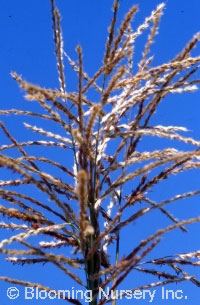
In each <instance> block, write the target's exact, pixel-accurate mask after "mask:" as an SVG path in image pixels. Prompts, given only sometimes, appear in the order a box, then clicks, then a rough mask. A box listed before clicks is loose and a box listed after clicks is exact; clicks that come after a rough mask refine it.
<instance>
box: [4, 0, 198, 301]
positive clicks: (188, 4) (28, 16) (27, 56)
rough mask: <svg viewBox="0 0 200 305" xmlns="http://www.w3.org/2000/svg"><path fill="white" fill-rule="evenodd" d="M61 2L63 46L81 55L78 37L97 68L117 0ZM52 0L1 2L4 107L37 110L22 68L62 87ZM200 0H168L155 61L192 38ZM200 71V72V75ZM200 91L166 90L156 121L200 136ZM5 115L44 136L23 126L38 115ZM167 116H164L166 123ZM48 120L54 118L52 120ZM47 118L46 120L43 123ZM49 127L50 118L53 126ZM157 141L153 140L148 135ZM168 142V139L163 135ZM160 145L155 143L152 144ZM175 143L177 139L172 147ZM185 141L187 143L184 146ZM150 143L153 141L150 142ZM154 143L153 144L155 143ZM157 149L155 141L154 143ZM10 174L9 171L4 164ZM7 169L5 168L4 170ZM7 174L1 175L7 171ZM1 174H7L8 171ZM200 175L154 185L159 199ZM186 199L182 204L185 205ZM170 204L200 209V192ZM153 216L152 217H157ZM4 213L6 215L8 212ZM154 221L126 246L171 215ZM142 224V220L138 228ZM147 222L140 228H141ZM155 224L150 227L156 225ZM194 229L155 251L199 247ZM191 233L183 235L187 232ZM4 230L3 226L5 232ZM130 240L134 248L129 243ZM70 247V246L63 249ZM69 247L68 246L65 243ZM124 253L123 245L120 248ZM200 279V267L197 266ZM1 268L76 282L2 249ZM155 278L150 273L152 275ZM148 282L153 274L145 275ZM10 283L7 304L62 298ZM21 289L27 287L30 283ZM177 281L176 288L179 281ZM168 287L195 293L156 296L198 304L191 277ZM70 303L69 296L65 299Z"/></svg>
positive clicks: (190, 186)
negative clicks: (13, 294)
mask: <svg viewBox="0 0 200 305" xmlns="http://www.w3.org/2000/svg"><path fill="white" fill-rule="evenodd" d="M120 2H121V4H120V10H119V16H118V18H119V19H118V24H120V23H121V20H122V18H123V16H124V15H125V13H126V12H127V11H128V9H129V8H130V7H131V6H132V5H133V4H138V5H139V7H140V10H139V13H137V15H136V18H135V23H134V27H135V28H137V26H138V25H139V24H140V23H141V22H143V20H144V18H145V17H146V16H148V15H150V13H151V11H152V10H153V9H155V7H156V6H157V5H158V4H159V3H160V2H161V1H158V0H137V1H136V2H134V1H131V0H121V1H120ZM56 3H57V6H58V8H59V9H60V12H61V15H62V29H63V34H64V49H65V51H66V52H67V53H68V54H69V55H70V56H71V57H72V58H74V59H76V52H75V48H76V46H77V44H81V46H82V48H83V52H84V68H85V70H86V71H87V72H88V74H89V75H90V76H92V75H93V73H94V72H95V71H96V70H97V69H98V68H99V67H100V65H101V63H102V58H103V54H104V47H105V43H106V37H107V28H108V26H109V24H110V20H111V18H112V12H111V7H112V3H113V1H111V0H72V1H66V0H57V1H56ZM50 9H51V8H50V1H48V0H43V1H41V0H34V1H31V0H29V1H25V0H21V1H11V0H1V10H0V29H1V30H0V31H1V39H0V58H1V65H0V67H1V72H0V84H1V85H0V86H1V102H0V108H1V109H11V108H18V109H27V110H33V111H36V110H37V109H38V106H37V104H36V103H27V102H25V101H24V99H23V92H22V91H21V90H19V88H18V86H17V85H16V83H15V81H14V80H13V79H12V78H11V76H10V72H11V71H16V72H17V73H19V74H21V75H22V76H23V77H24V79H26V80H28V81H30V82H32V83H35V84H40V85H41V86H44V87H49V88H58V86H59V84H58V81H57V71H56V59H55V56H54V44H53V39H52V20H51V12H50ZM199 12H200V2H199V1H197V0H190V1H188V0H176V1H173V0H168V1H167V3H166V8H165V10H164V16H162V20H161V27H160V30H159V35H157V36H156V43H155V44H154V45H153V47H152V54H155V60H154V62H153V64H152V65H158V64H161V63H164V62H167V61H168V60H170V59H171V58H173V57H174V56H175V55H176V54H177V53H178V52H179V51H181V50H182V48H183V47H184V46H185V44H186V43H187V41H188V40H189V39H191V38H192V36H193V35H194V34H195V33H196V32H198V31H199V30H200V22H199ZM145 38H146V35H144V37H143V38H141V39H140V40H139V41H138V43H137V45H136V46H137V49H136V55H135V56H136V60H137V59H139V58H140V57H139V56H140V54H141V50H142V46H143V43H144V41H145ZM193 54H195V55H197V54H199V47H198V48H196V49H195V51H194V53H193ZM65 66H66V79H67V88H68V89H69V90H75V89H76V88H77V80H76V78H75V74H73V73H72V70H71V69H70V68H69V69H68V68H67V67H68V66H67V62H65ZM199 77H200V75H199ZM199 97H200V94H199V92H197V93H193V94H185V95H173V96H169V97H167V98H166V102H164V103H162V105H161V106H160V108H159V113H158V114H157V116H156V117H155V119H154V120H153V121H152V124H153V123H154V124H163V125H178V126H179V125H180V126H184V125H185V126H186V127H187V128H188V129H189V130H190V133H189V135H190V136H192V137H194V138H196V139H198V140H200V126H199V112H200V106H199ZM2 119H3V121H4V123H5V124H6V126H7V128H8V129H9V130H12V133H13V135H14V136H15V137H16V138H17V140H18V141H22V140H23V139H36V138H37V136H35V135H34V134H32V133H31V132H27V131H24V129H22V126H21V125H22V124H21V121H26V122H31V123H32V124H34V120H33V119H32V118H30V120H28V119H27V118H24V119H23V120H22V119H21V118H19V117H12V118H11V117H10V118H9V117H2ZM161 122H162V123H161ZM46 124H47V123H46ZM40 126H41V125H40ZM47 129H48V130H49V129H50V128H49V126H47ZM6 141H7V140H6V138H5V137H4V136H3V135H2V133H0V145H2V144H4V143H8V141H7V142H6ZM147 143H150V142H147ZM163 143H165V144H166V143H167V142H163ZM152 145H153V144H152ZM172 145H173V143H171V144H170V146H171V147H172ZM179 147H181V148H182V149H184V148H186V146H184V145H183V146H179ZM144 149H146V148H145V147H144ZM148 149H149V148H148ZM151 149H152V150H154V149H155V148H154V147H151ZM0 173H2V175H3V173H4V172H3V171H1V172H0ZM0 175H1V174H0ZM0 179H1V177H0ZM2 179H4V177H3V176H2ZM199 181H200V175H199V173H198V172H189V173H187V175H185V174H183V175H182V176H180V178H179V179H178V178H176V177H172V179H170V180H169V181H167V182H165V181H164V182H163V183H161V184H160V186H159V190H158V189H157V188H156V187H155V189H154V194H153V195H152V199H154V200H157V201H159V200H161V199H168V198H170V197H171V196H173V195H175V194H177V193H182V192H184V191H190V190H196V189H199ZM180 207H181V208H180ZM169 210H170V211H171V212H173V213H174V214H175V215H177V217H179V218H181V219H186V218H187V217H193V216H196V215H198V214H200V207H199V199H198V198H197V197H195V198H194V199H187V200H185V201H184V202H180V203H179V204H177V207H175V205H173V206H170V207H169ZM152 219H154V221H153V222H152V223H150V221H152ZM3 221H7V220H5V219H3ZM146 221H147V226H145V228H144V226H142V225H141V224H139V223H138V224H137V225H138V227H139V231H138V229H137V236H134V229H135V228H136V226H135V225H133V226H132V231H131V232H133V233H131V232H130V233H131V234H129V235H128V236H124V238H122V240H123V243H122V247H123V248H124V251H125V250H127V249H131V248H132V247H131V246H130V245H132V242H133V239H134V242H135V240H136V241H137V240H140V238H144V237H145V236H147V235H148V234H149V233H150V232H154V231H155V230H156V228H157V226H159V225H160V226H161V227H164V226H165V225H167V224H168V221H167V220H166V219H165V218H164V216H162V215H160V214H159V213H157V214H156V215H155V218H148V217H147V218H146ZM138 227H137V228H138ZM140 228H141V229H140ZM149 228H150V229H149ZM189 228H190V233H188V234H187V236H185V234H184V233H182V232H179V231H177V232H176V234H175V233H171V234H170V236H169V240H168V241H167V242H165V241H163V242H162V243H161V244H160V245H159V247H158V250H156V251H157V252H154V256H158V257H159V256H162V255H166V253H169V254H170V253H181V252H186V251H188V249H191V250H193V251H195V250H198V249H199V225H193V226H190V227H189ZM183 234H184V236H183ZM5 236H7V235H5V233H4V231H3V230H1V239H3V238H4V237H5ZM183 237H184V238H185V242H184V243H181V239H182V238H183ZM129 247H130V248H129ZM63 251H64V250H63ZM61 252H62V250H61ZM121 254H123V252H122V253H121ZM194 273H195V274H196V275H197V277H198V278H199V280H200V272H199V271H198V270H196V271H194ZM0 275H8V276H10V277H13V278H19V279H24V280H27V281H28V280H30V281H33V282H40V283H42V284H43V285H44V286H45V285H46V286H49V287H53V288H56V289H71V287H72V283H71V281H68V279H67V278H66V277H65V276H64V275H63V274H62V273H61V272H60V271H57V270H56V268H54V267H48V266H42V265H40V266H39V265H38V266H35V267H32V266H24V267H18V266H15V267H13V266H12V265H11V264H9V263H6V264H5V263H4V261H3V257H2V256H1V257H0ZM141 279H142V278H141V275H135V274H134V275H133V276H132V277H129V281H128V282H126V284H125V286H124V287H123V288H125V289H128V288H133V287H135V286H137V285H140V284H141V283H142V281H141ZM149 279H150V278H149ZM146 282H147V283H148V282H149V281H148V279H146ZM10 286H16V285H10V284H8V283H2V282H0V299H1V304H2V305H9V304H11V303H12V304H15V305H19V304H30V305H33V304H34V305H35V304H38V305H39V304H44V305H46V304H52V305H53V304H58V301H57V300H56V301H50V300H48V299H47V300H44V301H41V300H27V301H24V300H23V297H20V298H19V299H18V300H13V301H12V300H9V299H8V298H7V297H6V289H7V288H8V287H10ZM16 287H18V288H19V289H20V292H21V293H22V295H23V288H22V287H21V286H16ZM176 287H177V288H176ZM167 288H168V289H169V288H171V289H182V290H183V291H184V293H185V295H188V299H187V300H178V301H169V300H168V301H167V300H166V301H164V300H161V298H160V291H161V288H157V297H155V299H154V301H153V304H154V305H158V304H163V305H165V304H172V302H173V303H174V304H180V305H189V304H193V305H198V304H199V302H200V290H199V288H197V287H195V286H193V285H192V284H191V283H189V282H185V283H183V284H180V285H177V286H176V285H173V286H172V285H169V286H167ZM132 302H133V303H134V302H135V303H136V304H137V302H138V303H139V304H148V301H147V300H146V301H137V300H131V301H127V300H125V301H122V302H119V303H120V304H132ZM60 304H64V301H60Z"/></svg>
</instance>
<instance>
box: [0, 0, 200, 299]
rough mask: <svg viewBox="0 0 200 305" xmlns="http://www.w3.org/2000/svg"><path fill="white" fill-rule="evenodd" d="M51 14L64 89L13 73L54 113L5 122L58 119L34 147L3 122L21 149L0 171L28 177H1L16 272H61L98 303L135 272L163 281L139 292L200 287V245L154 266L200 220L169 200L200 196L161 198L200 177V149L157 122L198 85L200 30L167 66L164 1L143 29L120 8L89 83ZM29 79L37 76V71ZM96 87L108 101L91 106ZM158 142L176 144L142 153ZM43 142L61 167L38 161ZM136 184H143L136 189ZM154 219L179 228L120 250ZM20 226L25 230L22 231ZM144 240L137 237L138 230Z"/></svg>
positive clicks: (1, 248)
mask: <svg viewBox="0 0 200 305" xmlns="http://www.w3.org/2000/svg"><path fill="white" fill-rule="evenodd" d="M51 7H52V11H51V13H52V23H53V38H54V43H55V54H56V58H57V70H58V79H59V84H60V88H58V89H57V90H55V89H54V90H53V89H47V88H41V87H40V86H38V85H33V84H31V83H29V82H28V81H26V80H24V79H23V77H21V76H19V75H18V74H17V73H16V72H12V77H13V78H14V79H15V80H16V81H17V83H18V84H19V86H20V87H21V88H22V89H23V90H24V92H25V98H26V99H27V100H28V101H34V102H37V103H39V105H40V106H41V109H43V112H39V113H36V112H31V111H29V110H17V109H9V110H0V114H1V115H7V114H9V115H12V114H15V115H22V116H27V117H28V116H32V117H36V118H40V119H41V120H45V121H46V122H47V125H46V126H47V128H46V129H44V128H41V127H40V126H36V125H31V124H29V123H24V127H25V128H27V129H29V130H30V140H29V141H24V142H19V141H18V140H17V139H16V138H15V137H13V135H12V130H8V129H7V128H6V126H5V124H4V123H3V121H1V123H0V127H1V130H2V132H3V133H4V134H5V135H6V137H7V138H8V139H9V141H10V144H7V145H1V147H0V150H1V154H0V165H1V167H4V168H6V169H7V170H8V171H11V172H14V173H15V175H16V174H18V178H15V179H13V180H7V179H6V178H5V179H4V177H1V181H0V197H1V198H2V199H3V200H4V201H5V202H7V203H6V204H5V205H0V213H1V215H2V216H4V218H5V220H4V218H2V222H1V223H0V228H1V229H4V230H12V231H13V232H14V233H13V235H12V236H11V237H10V238H8V239H3V240H1V242H0V252H1V253H2V254H5V255H6V260H7V261H8V262H12V263H13V264H19V265H26V264H40V263H52V264H54V265H56V266H57V268H58V269H60V270H61V271H62V272H64V274H65V275H66V276H67V277H70V278H71V280H72V281H74V282H75V283H77V284H79V285H82V287H83V289H89V290H91V291H92V293H93V294H92V295H93V300H92V301H91V302H90V304H99V305H102V304H104V303H105V302H106V301H107V299H106V298H103V299H101V300H100V299H98V289H99V288H102V289H105V288H106V287H110V288H111V290H116V289H118V288H119V287H120V284H121V283H122V282H123V281H124V280H125V279H126V278H127V277H128V276H129V274H130V273H131V272H133V273H134V272H135V273H137V272H139V273H143V274H151V275H152V276H154V277H155V280H153V281H151V282H149V283H144V284H143V285H141V286H140V287H137V285H136V286H134V280H133V281H132V287H128V288H129V289H131V290H132V291H134V290H135V289H141V290H142V289H144V288H146V289H147V288H153V287H157V286H163V285H166V284H168V283H173V282H174V283H178V282H182V281H188V280H189V281H191V282H192V283H194V284H195V285H197V286H199V285H200V282H199V281H198V279H197V278H196V277H195V276H193V275H190V274H188V273H187V272H186V271H185V270H184V267H185V265H186V266H199V265H200V263H199V255H200V254H199V249H198V248H197V249H196V252H195V251H191V250H190V249H188V253H181V254H177V253H171V252H170V249H169V251H168V252H167V253H166V255H167V256H166V257H160V258H159V257H155V258H154V259H152V258H151V259H149V258H148V254H149V253H150V252H151V251H152V250H153V249H154V248H156V247H157V245H158V244H159V242H160V241H161V237H164V238H167V235H166V233H168V232H169V231H172V230H175V229H177V230H178V229H180V230H182V231H183V233H182V234H183V237H182V238H183V242H184V232H187V231H188V229H189V228H188V227H187V226H186V225H189V224H192V223H195V222H199V221H200V217H198V215H196V217H194V218H190V219H186V220H183V219H177V218H176V216H173V214H172V213H171V212H169V211H168V205H169V204H171V203H173V202H176V201H177V202H178V201H180V200H181V199H187V198H189V197H192V196H198V195H199V194H200V190H191V191H190V192H184V193H181V194H176V195H175V196H173V197H172V198H167V199H165V198H163V200H161V201H158V202H157V201H154V199H153V198H152V197H153V194H152V195H151V191H152V190H153V189H154V187H155V186H156V185H159V184H160V183H162V180H164V179H170V177H171V176H172V175H178V174H179V173H181V172H183V171H186V170H188V169H195V170H198V168H199V166H200V162H199V158H200V150H199V146H200V141H199V140H198V139H193V138H191V137H185V136H183V135H181V133H183V132H187V128H186V127H182V126H163V125H155V126H152V125H151V124H150V122H151V118H152V117H153V116H154V114H155V113H156V111H157V108H158V106H159V104H160V103H161V102H162V101H163V99H164V98H165V97H166V96H167V95H168V94H169V93H184V92H193V91H195V90H197V89H198V84H199V82H200V81H199V80H198V79H196V78H195V77H194V75H195V73H196V72H197V70H198V65H199V62H200V56H196V57H194V56H193V55H192V50H193V49H194V47H195V46H196V45H197V43H198V41H199V39H200V33H197V34H195V35H194V37H192V38H191V40H190V41H189V42H188V44H187V45H186V46H185V47H184V48H183V50H182V51H181V52H180V53H179V54H178V55H176V56H175V57H174V58H172V60H171V61H169V62H167V63H163V64H161V65H160V66H156V67H155V66H154V65H153V57H152V56H150V49H151V45H152V44H153V42H154V39H155V35H156V34H157V32H158V28H159V23H160V18H161V16H162V14H163V10H164V7H165V5H164V3H161V4H160V5H158V6H157V7H156V8H155V10H153V11H152V12H151V14H150V16H149V17H147V18H146V19H145V20H144V22H143V23H142V24H141V25H140V26H139V27H138V28H135V27H133V26H132V25H133V19H134V17H135V14H136V13H137V11H138V7H137V6H133V7H132V8H130V10H129V11H128V12H127V14H126V16H125V17H124V20H123V21H122V23H121V26H120V27H119V29H116V21H117V13H118V10H119V1H117V0H115V1H114V4H113V17H112V20H111V25H110V27H109V31H108V38H107V43H106V46H105V53H104V58H103V64H102V65H101V67H100V68H99V69H98V70H97V71H96V73H95V74H94V75H93V76H89V75H88V74H87V73H86V72H85V71H84V62H83V50H82V48H81V46H77V48H76V52H77V61H73V60H72V59H71V58H70V57H69V56H68V55H67V53H66V52H65V50H64V45H63V37H62V29H61V22H60V13H59V10H58V9H57V8H56V7H55V3H54V0H51ZM146 30H149V35H148V38H147V42H146V44H145V45H144V51H143V53H142V54H141V60H140V61H139V63H138V69H137V72H135V73H134V74H133V65H134V61H133V58H134V53H135V52H136V51H135V42H136V40H137V38H138V37H139V36H140V35H142V34H143V32H144V31H146ZM155 56H156V55H155ZM67 62H68V64H69V65H71V67H72V68H73V69H74V71H75V73H76V74H77V79H78V86H77V87H78V91H77V92H69V91H68V89H67V84H68V82H70V80H67V81H66V80H65V74H64V70H65V69H64V63H65V65H66V64H67ZM27 77H29V78H31V76H30V75H29V76H27ZM91 90H93V91H96V94H98V96H99V98H98V102H94V101H93V100H92V99H91V94H90V95H89V93H90V91H91ZM89 96H90V98H89ZM95 96H96V95H95ZM95 100H96V98H95ZM49 121H51V122H54V123H55V124H57V125H58V126H60V127H61V128H62V129H63V131H64V135H63V133H62V134H57V133H56V132H54V130H49V129H48V122H49ZM31 132H34V133H37V134H39V135H40V136H41V135H42V136H43V137H44V139H43V140H40V139H38V140H33V141H32V140H31ZM146 136H150V137H154V138H156V137H157V138H159V139H160V141H161V138H165V139H168V140H169V146H167V147H165V148H163V149H157V148H156V147H155V149H154V148H153V147H152V150H151V151H140V149H139V148H138V146H139V143H141V142H142V141H143V140H144V138H145V137H146ZM116 140H117V141H116ZM171 140H176V141H179V142H182V143H185V144H188V145H190V146H189V147H190V149H188V150H185V151H181V150H179V149H178V148H177V147H173V143H174V142H170V141H171ZM112 143H113V144H112ZM110 145H114V146H115V152H114V153H113V154H109V146H110ZM32 146H38V151H40V148H41V147H49V149H51V148H52V149H53V148H54V147H57V151H60V157H59V154H58V153H57V155H58V161H55V160H52V159H51V158H50V157H48V151H47V150H46V154H45V156H44V155H41V156H38V155H37V156H34V155H33V154H31V147H32ZM185 147H187V146H185ZM191 147H193V148H191ZM27 148H29V149H28V151H29V153H28V152H27ZM11 150H15V151H18V154H19V156H18V157H10V154H9V152H10V151H11ZM63 150H64V151H65V155H66V156H69V155H71V156H72V157H73V160H74V162H73V164H71V163H70V162H67V158H63ZM7 152H8V154H7ZM42 163H45V164H47V165H48V166H49V168H51V169H52V168H55V169H56V171H55V173H56V174H52V171H50V172H48V170H45V171H44V170H43V169H41V164H42ZM46 168H48V167H46ZM58 170H60V175H58V174H57V171H58ZM53 173H54V171H53ZM61 177H62V178H61ZM130 185H133V187H132V190H131V191H130ZM26 186H29V187H30V186H31V187H32V189H33V192H31V193H30V192H29V194H28V195H27V194H26V192H25V191H24V190H25V187H26ZM37 191H40V194H41V192H42V193H43V196H45V198H47V199H48V200H49V202H48V203H47V200H43V199H42V200H40V199H39V198H38V197H37V196H35V194H36V193H37ZM42 198H44V197H42ZM76 202H77V203H78V204H77V205H76ZM153 211H158V212H159V213H162V214H163V215H164V217H166V218H168V225H167V226H166V227H158V228H157V231H155V232H154V233H150V234H149V236H146V237H144V239H143V240H141V241H140V242H139V243H138V244H137V245H135V244H134V241H133V246H132V247H131V250H130V251H129V250H127V249H126V248H123V250H119V249H120V245H121V244H122V242H121V240H120V236H121V234H122V232H123V231H124V230H132V227H131V225H132V224H133V223H135V222H136V221H140V222H141V223H142V224H143V225H144V226H148V225H149V224H148V223H146V222H145V220H144V221H143V217H144V216H145V215H146V214H148V213H151V212H153ZM10 218H11V219H12V222H10V220H9V219H10ZM15 221H16V223H15ZM186 227H187V228H186ZM17 230H20V232H21V233H17V232H16V233H15V231H17ZM130 232H131V231H130ZM134 234H135V235H136V234H137V226H135V227H134ZM33 236H37V237H38V239H37V240H36V241H35V242H34V241H33V240H32V239H31V237H33ZM47 237H48V239H46V240H45V238H47ZM28 239H31V241H30V242H28ZM13 242H18V244H19V245H18V246H17V247H16V249H14V248H13V247H12V249H11V248H9V247H7V246H9V245H11V244H12V243H13ZM181 242H182V241H181ZM20 245H21V246H22V249H20ZM24 247H25V248H24ZM113 247H115V248H116V251H113ZM67 248H69V251H68V250H66V249H67ZM54 249H55V250H56V251H55V252H54ZM111 249H112V250H111ZM58 250H59V251H58ZM58 252H60V254H58ZM68 254H69V255H68ZM161 265H164V266H166V270H165V269H164V268H163V269H162V271H160V269H158V266H161ZM13 268H14V267H13ZM33 268H34V266H33ZM44 268H45V266H44ZM77 269H78V272H77ZM80 270H81V272H80ZM0 279H1V280H4V281H7V282H11V283H14V284H19V285H24V286H32V287H37V288H39V289H44V290H46V291H50V288H49V287H47V286H45V285H44V286H43V285H42V284H40V283H32V282H29V281H28V280H29V279H27V280H22V279H13V278H9V277H6V276H1V277H0ZM52 288H53V287H52ZM65 299H66V300H67V301H68V302H71V303H74V304H81V300H77V299H76V300H75V299H73V298H72V297H65ZM113 303H116V301H113Z"/></svg>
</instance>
